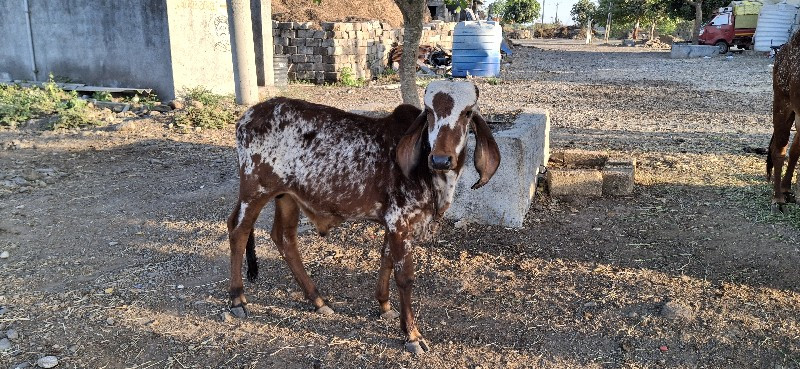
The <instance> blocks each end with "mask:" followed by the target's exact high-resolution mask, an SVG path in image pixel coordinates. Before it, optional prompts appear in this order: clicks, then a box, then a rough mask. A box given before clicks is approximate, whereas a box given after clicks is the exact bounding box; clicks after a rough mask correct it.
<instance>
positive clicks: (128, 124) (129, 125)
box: [110, 120, 136, 132]
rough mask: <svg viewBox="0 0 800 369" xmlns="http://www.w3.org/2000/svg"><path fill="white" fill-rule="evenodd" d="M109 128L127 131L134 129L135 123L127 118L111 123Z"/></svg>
mask: <svg viewBox="0 0 800 369" xmlns="http://www.w3.org/2000/svg"><path fill="white" fill-rule="evenodd" d="M110 129H111V130H112V131H116V132H129V131H132V130H134V129H136V123H134V122H132V121H129V120H128V121H123V122H122V123H118V124H114V125H112V126H111V127H110Z"/></svg>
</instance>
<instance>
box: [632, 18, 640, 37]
mask: <svg viewBox="0 0 800 369" xmlns="http://www.w3.org/2000/svg"><path fill="white" fill-rule="evenodd" d="M639 23H640V22H639V20H638V19H637V20H636V23H634V24H633V40H634V41H638V40H639V25H640V24H639Z"/></svg>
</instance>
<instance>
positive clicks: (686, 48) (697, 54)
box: [669, 44, 719, 59]
mask: <svg viewBox="0 0 800 369" xmlns="http://www.w3.org/2000/svg"><path fill="white" fill-rule="evenodd" d="M717 54H719V48H718V47H716V46H713V45H685V44H672V50H671V51H670V54H669V56H670V58H672V59H688V58H702V57H704V56H714V55H717Z"/></svg>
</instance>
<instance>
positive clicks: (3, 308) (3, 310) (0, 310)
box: [0, 306, 8, 315]
mask: <svg viewBox="0 0 800 369" xmlns="http://www.w3.org/2000/svg"><path fill="white" fill-rule="evenodd" d="M7 311H8V309H6V308H5V307H3V306H0V315H3V314H5V313H6V312H7Z"/></svg>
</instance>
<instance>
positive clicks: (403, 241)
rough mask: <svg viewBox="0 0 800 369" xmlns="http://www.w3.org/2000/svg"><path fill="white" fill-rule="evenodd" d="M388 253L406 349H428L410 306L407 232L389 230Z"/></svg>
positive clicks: (419, 351) (411, 277)
mask: <svg viewBox="0 0 800 369" xmlns="http://www.w3.org/2000/svg"><path fill="white" fill-rule="evenodd" d="M388 240H389V254H390V256H391V258H392V263H393V264H394V281H395V283H396V284H397V289H398V292H399V294H400V327H401V328H402V329H403V332H404V333H405V334H406V344H405V347H406V350H408V351H409V352H411V353H413V354H416V355H418V354H422V353H424V352H425V351H428V350H429V349H430V348H429V347H428V344H427V342H425V339H424V337H422V334H421V333H419V329H417V323H416V321H415V319H414V312H413V310H412V308H411V290H412V288H413V286H414V280H415V277H414V254H413V245H412V244H411V240H410V239H409V236H408V232H404V231H400V232H390V233H389V236H388Z"/></svg>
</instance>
